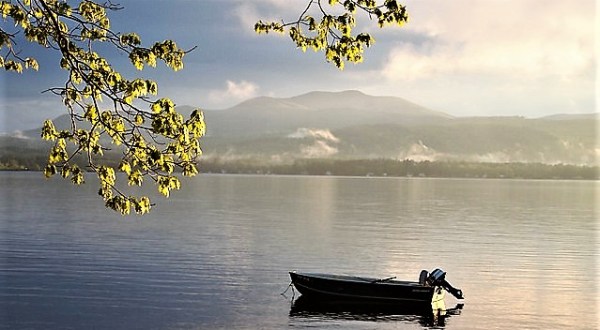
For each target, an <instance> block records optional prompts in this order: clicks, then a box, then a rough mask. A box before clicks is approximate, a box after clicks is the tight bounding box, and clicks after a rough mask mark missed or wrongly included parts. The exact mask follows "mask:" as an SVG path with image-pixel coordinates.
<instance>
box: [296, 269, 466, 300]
mask: <svg viewBox="0 0 600 330" xmlns="http://www.w3.org/2000/svg"><path fill="white" fill-rule="evenodd" d="M289 274H290V278H291V279H292V284H293V285H294V287H295V288H296V290H298V291H299V292H300V293H301V294H302V295H303V296H304V295H305V296H310V297H315V298H320V299H338V300H339V299H347V300H368V301H381V302H416V303H435V302H436V301H440V300H443V299H444V297H445V292H446V291H447V292H449V293H450V294H452V295H453V296H454V297H456V298H457V299H463V294H462V290H460V289H457V288H454V287H453V286H452V285H450V283H448V281H446V272H444V271H443V270H441V269H439V268H438V269H435V270H434V271H432V272H431V273H428V272H427V271H426V270H423V271H421V274H420V275H419V281H418V282H416V281H400V280H396V277H387V278H371V277H360V276H349V275H333V274H320V273H299V272H296V271H292V272H290V273H289Z"/></svg>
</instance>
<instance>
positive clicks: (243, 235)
mask: <svg viewBox="0 0 600 330" xmlns="http://www.w3.org/2000/svg"><path fill="white" fill-rule="evenodd" d="M597 190H598V182H589V181H587V182H579V181H519V180H456V179H402V178H340V177H292V176H290V177H284V176H229V175H223V176H221V175H201V176H199V177H197V178H195V179H193V180H192V181H191V182H188V183H184V186H183V188H182V190H181V191H178V192H175V193H174V194H173V195H172V197H171V198H170V199H169V200H163V199H161V198H158V197H157V198H154V201H155V202H158V203H159V204H158V205H157V206H156V207H155V208H154V209H153V211H152V213H151V214H150V215H147V216H144V217H138V216H129V217H121V216H120V215H117V214H113V212H111V211H108V210H106V209H105V208H104V206H103V203H102V201H101V200H100V198H99V197H98V196H97V195H96V191H97V187H96V186H95V185H94V183H93V182H91V180H90V183H88V184H86V185H84V186H83V187H80V188H76V187H73V186H72V185H70V184H69V183H67V182H63V181H62V180H60V179H52V180H51V181H50V182H46V181H45V180H44V179H43V178H42V175H41V174H39V173H10V172H3V173H0V197H1V200H0V328H5V329H53V328H56V329H84V328H97V329H214V328H227V329H233V328H244V329H259V328H263V329H281V328H301V329H302V328H318V329H321V328H325V329H346V328H355V329H365V328H367V329H423V328H429V327H431V326H432V324H431V322H430V321H431V320H430V319H428V317H427V316H423V315H419V314H418V313H416V314H415V315H413V314H411V313H407V314H408V315H406V313H402V312H398V313H397V314H398V315H394V313H391V315H390V314H381V315H380V314H377V313H376V314H369V315H366V316H365V315H362V314H353V313H351V312H349V313H346V312H342V313H338V312H335V311H333V312H323V313H319V312H316V313H295V312H293V310H292V308H291V299H292V297H291V291H288V293H287V294H286V296H281V295H280V293H281V292H282V291H284V290H285V289H286V287H287V286H288V284H289V277H288V275H287V272H288V271H290V270H301V271H310V272H328V273H340V274H356V275H364V276H373V277H388V276H397V277H398V278H399V279H409V280H416V279H417V278H418V275H419V271H420V270H421V269H429V270H432V269H434V268H436V267H441V268H443V269H444V270H445V271H447V272H448V275H447V279H448V280H449V281H450V282H451V283H452V284H453V285H455V286H457V287H459V288H461V289H462V290H463V291H464V293H465V296H466V299H465V301H464V307H463V308H462V310H460V311H459V313H456V314H458V315H453V316H451V317H448V318H446V319H445V323H444V324H442V325H441V326H439V327H442V328H446V329H596V328H598V323H597V322H598V310H597V307H598V298H597V295H598V284H597V283H596V281H597V280H598V276H597V274H598V273H597V258H598V243H597V237H596V235H597V219H596V217H597V215H596V214H595V212H594V207H595V203H596V202H597V196H596V191H597ZM152 194H153V195H154V193H152ZM296 297H297V295H296ZM296 297H295V298H296ZM457 303H459V301H457V300H456V299H454V298H453V297H451V296H448V297H447V298H446V305H447V307H449V308H451V307H454V306H455V305H456V304H457Z"/></svg>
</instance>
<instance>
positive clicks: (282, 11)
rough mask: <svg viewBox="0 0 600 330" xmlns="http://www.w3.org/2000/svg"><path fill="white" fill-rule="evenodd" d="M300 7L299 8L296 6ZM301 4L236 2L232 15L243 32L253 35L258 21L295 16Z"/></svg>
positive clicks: (258, 0) (274, 0)
mask: <svg viewBox="0 0 600 330" xmlns="http://www.w3.org/2000/svg"><path fill="white" fill-rule="evenodd" d="M298 5H300V6H298ZM302 5H304V6H305V5H306V4H302V2H301V1H300V2H298V1H294V2H292V1H289V0H255V1H247V0H243V1H237V3H236V5H235V8H234V9H233V11H232V12H233V15H234V16H235V17H236V18H237V19H238V20H239V22H240V24H241V26H242V27H243V28H244V30H245V31H249V32H251V33H253V34H254V24H256V22H258V21H259V20H263V21H280V20H281V19H282V18H287V17H293V16H290V15H295V16H297V15H298V13H300V12H302V7H301V6H302Z"/></svg>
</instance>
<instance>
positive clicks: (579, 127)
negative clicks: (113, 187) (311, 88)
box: [0, 91, 600, 165]
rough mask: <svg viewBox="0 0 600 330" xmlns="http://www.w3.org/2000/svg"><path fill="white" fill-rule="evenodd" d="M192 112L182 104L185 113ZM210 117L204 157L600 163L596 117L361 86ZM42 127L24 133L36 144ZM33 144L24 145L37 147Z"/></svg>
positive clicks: (263, 100) (255, 102) (250, 104)
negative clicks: (428, 99) (418, 99)
mask: <svg viewBox="0 0 600 330" xmlns="http://www.w3.org/2000/svg"><path fill="white" fill-rule="evenodd" d="M192 110H193V108H192V107H188V106H182V107H178V111H180V112H181V113H183V114H184V115H187V114H189V113H190V112H191V111H192ZM205 119H206V122H207V127H208V129H207V136H206V137H205V138H204V139H203V141H202V145H203V150H204V154H205V157H207V158H220V159H223V160H227V159H231V160H235V159H249V158H252V159H257V160H260V161H264V162H269V161H275V162H286V161H287V162H289V161H292V160H294V159H298V158H338V159H364V158H371V159H372V158H390V159H407V158H408V159H414V160H432V161H440V160H441V161H445V160H449V161H474V162H478V161H481V162H540V163H550V164H555V163H566V164H586V165H598V159H599V156H600V146H598V141H597V134H596V133H597V124H598V122H599V120H598V119H599V117H598V114H584V115H565V114H561V115H554V116H547V117H542V118H537V119H527V118H523V117H469V118H465V117H453V116H451V115H449V114H446V113H443V112H439V111H434V110H431V109H428V108H425V107H422V106H420V105H418V104H415V103H412V102H410V101H407V100H405V99H402V98H399V97H386V96H370V95H366V94H364V93H362V92H359V91H344V92H310V93H306V94H303V95H299V96H294V97H290V98H273V97H264V96H263V97H258V98H253V99H250V100H247V101H245V102H242V103H240V104H237V105H235V106H233V107H231V108H229V109H224V110H206V111H205ZM55 123H56V126H57V127H59V128H60V127H65V128H66V127H67V125H69V124H70V121H69V119H68V116H61V117H59V118H57V119H56V120H55ZM39 132H40V131H39V130H32V131H28V132H24V133H23V135H24V136H25V137H30V138H35V140H32V141H37V140H39V134H40V133H39ZM2 139H4V140H2ZM21 140H23V139H21ZM7 141H8V140H7V139H6V137H5V138H1V137H0V142H2V143H3V144H4V145H6V144H7V143H9V144H10V147H11V148H10V149H11V150H17V149H18V146H17V145H16V144H19V142H18V141H20V139H17V138H13V139H11V140H10V142H7ZM32 141H28V142H27V144H26V146H25V145H24V146H23V148H27V149H28V150H32V148H34V146H33V144H32ZM39 145H40V146H41V145H42V144H41V142H40V143H39ZM5 149H7V150H8V149H9V148H5ZM34 149H35V148H34Z"/></svg>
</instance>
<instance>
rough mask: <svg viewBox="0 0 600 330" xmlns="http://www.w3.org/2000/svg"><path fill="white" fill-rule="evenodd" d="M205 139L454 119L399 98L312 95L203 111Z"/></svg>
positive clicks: (352, 93)
mask: <svg viewBox="0 0 600 330" xmlns="http://www.w3.org/2000/svg"><path fill="white" fill-rule="evenodd" d="M204 115H205V118H206V121H207V123H208V135H209V136H221V137H231V136H253V135H257V134H278V133H284V134H289V133H291V132H290V131H295V130H296V129H298V128H302V127H310V128H315V129H337V128H342V127H349V126H356V125H372V124H384V123H389V122H395V123H404V124H415V123H425V122H432V121H436V122H437V121H444V120H447V119H451V118H452V116H450V115H448V114H445V113H442V112H436V111H432V110H429V109H427V108H424V107H422V106H419V105H417V104H414V103H411V102H409V101H407V100H404V99H402V98H399V97H378V96H369V95H366V94H363V93H361V92H358V91H345V92H311V93H307V94H304V95H300V96H295V97H291V98H272V97H258V98H254V99H251V100H248V101H246V102H242V103H240V104H238V105H236V106H234V107H232V108H230V109H227V110H212V111H210V110H207V111H205V112H204Z"/></svg>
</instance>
